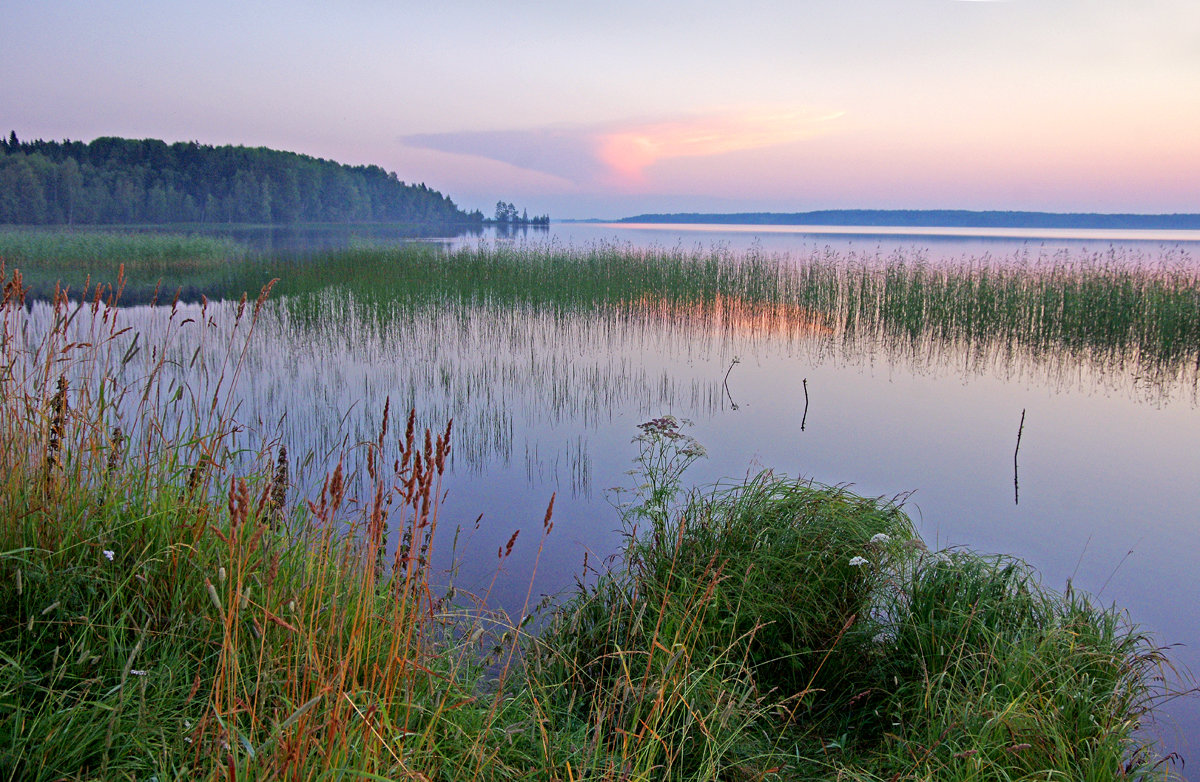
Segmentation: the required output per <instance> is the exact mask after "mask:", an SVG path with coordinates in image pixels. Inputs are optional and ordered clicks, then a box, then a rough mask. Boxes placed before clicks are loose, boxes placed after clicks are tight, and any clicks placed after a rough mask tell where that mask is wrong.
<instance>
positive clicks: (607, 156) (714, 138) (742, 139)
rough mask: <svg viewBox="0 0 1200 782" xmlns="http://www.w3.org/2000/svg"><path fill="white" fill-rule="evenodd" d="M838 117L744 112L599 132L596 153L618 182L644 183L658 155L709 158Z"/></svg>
mask: <svg viewBox="0 0 1200 782" xmlns="http://www.w3.org/2000/svg"><path fill="white" fill-rule="evenodd" d="M841 115H842V113H841V112H834V113H829V114H825V115H817V114H814V113H813V112H806V111H775V112H769V111H766V112H764V111H747V112H743V113H732V112H731V113H727V114H720V115H714V116H710V117H702V118H696V119H692V120H681V121H677V122H663V123H656V124H649V125H645V126H641V127H636V128H630V129H627V130H620V131H614V132H611V133H607V134H603V135H601V136H600V137H599V138H598V145H597V152H596V154H597V157H598V158H599V159H600V160H601V161H602V162H603V163H604V164H605V165H607V166H608V167H609V168H610V169H612V171H613V172H614V173H615V174H616V175H617V178H618V180H619V181H620V182H623V183H625V184H636V183H642V182H644V181H645V177H644V172H645V169H646V168H647V167H649V166H651V165H653V164H654V163H655V162H657V161H659V160H663V159H671V158H681V157H710V156H713V155H721V154H725V153H729V152H737V151H741V150H748V149H761V148H764V147H774V146H779V145H782V144H790V143H794V142H797V141H802V140H803V139H806V138H810V137H812V136H813V135H815V134H816V133H817V132H819V128H820V125H821V124H822V123H828V122H830V121H832V120H836V119H837V118H838V117H840V116H841Z"/></svg>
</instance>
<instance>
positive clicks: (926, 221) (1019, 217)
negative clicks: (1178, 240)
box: [560, 209, 1200, 230]
mask: <svg viewBox="0 0 1200 782" xmlns="http://www.w3.org/2000/svg"><path fill="white" fill-rule="evenodd" d="M560 222H611V223H660V224H662V223H669V224H709V225H796V226H873V227H885V226H886V227H921V228H1101V229H1105V228H1107V229H1127V230H1128V229H1152V230H1153V229H1157V230H1163V229H1168V230H1171V229H1174V230H1200V214H1102V213H1093V212H1079V213H1072V212H1001V211H970V210H964V209H829V210H821V211H814V212H738V213H709V214H704V213H696V212H676V213H670V214H640V215H635V216H633V217H622V218H619V219H617V220H570V221H568V220H562V221H560Z"/></svg>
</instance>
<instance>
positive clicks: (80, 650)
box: [0, 274, 1171, 780]
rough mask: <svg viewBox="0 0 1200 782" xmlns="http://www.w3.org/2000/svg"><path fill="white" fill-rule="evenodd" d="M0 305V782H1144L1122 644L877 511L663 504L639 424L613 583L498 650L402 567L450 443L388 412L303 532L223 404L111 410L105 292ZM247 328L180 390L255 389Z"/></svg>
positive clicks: (859, 505) (425, 545) (837, 492)
mask: <svg viewBox="0 0 1200 782" xmlns="http://www.w3.org/2000/svg"><path fill="white" fill-rule="evenodd" d="M4 283H5V287H4V294H3V303H2V304H0V391H2V392H3V394H2V396H0V400H2V401H0V580H3V582H4V583H5V588H4V589H3V590H0V658H2V659H3V666H2V667H0V779H33V780H37V779H46V780H51V779H64V778H65V779H93V778H103V779H148V778H151V777H157V778H158V779H175V778H179V779H196V778H198V779H206V778H211V779H215V778H223V779H230V778H237V779H285V778H286V779H328V778H361V779H415V780H432V779H439V780H440V779H446V780H455V779H487V780H509V779H518V778H523V779H537V780H580V779H611V780H619V779H620V780H658V779H678V780H711V779H723V780H759V779H761V780H834V779H851V780H958V779H962V780H967V779H998V780H1009V779H1014V780H1015V779H1029V780H1033V779H1038V780H1044V779H1051V780H1053V779H1064V780H1066V779H1070V780H1078V779H1087V780H1111V779H1117V778H1122V777H1125V778H1131V779H1167V778H1169V776H1170V773H1171V765H1170V764H1169V763H1160V762H1159V761H1160V760H1161V758H1160V757H1159V756H1158V755H1157V754H1156V752H1157V750H1156V748H1155V745H1154V744H1153V743H1149V742H1148V741H1147V738H1146V736H1145V734H1144V733H1143V732H1141V727H1142V725H1143V722H1144V721H1145V719H1146V718H1147V717H1148V716H1150V715H1151V714H1152V709H1153V708H1154V707H1155V706H1156V705H1157V704H1158V703H1159V702H1160V701H1161V699H1162V698H1164V697H1167V696H1168V695H1169V693H1167V692H1165V690H1164V689H1163V685H1162V684H1161V680H1160V679H1158V678H1156V677H1157V676H1158V675H1159V674H1160V673H1161V671H1162V670H1163V668H1164V666H1166V665H1167V661H1166V660H1165V659H1164V657H1163V655H1162V653H1161V651H1160V650H1159V649H1157V648H1156V647H1155V646H1154V645H1153V643H1152V641H1151V639H1149V638H1147V637H1146V636H1145V635H1143V634H1141V633H1140V632H1138V631H1137V630H1136V628H1135V627H1133V626H1132V625H1131V624H1130V623H1129V621H1128V619H1127V617H1125V615H1124V614H1122V613H1120V612H1118V611H1116V610H1115V609H1106V608H1100V607H1097V606H1096V605H1095V604H1093V603H1092V602H1090V601H1089V600H1088V599H1086V598H1085V597H1083V596H1080V595H1075V594H1067V595H1059V594H1055V593H1053V592H1050V591H1047V590H1045V589H1043V588H1042V587H1041V586H1040V585H1039V584H1038V582H1037V580H1036V578H1035V576H1034V574H1032V573H1031V572H1030V571H1029V570H1028V568H1026V567H1025V566H1024V565H1022V564H1021V563H1020V562H1018V561H1015V560H1010V559H1003V558H988V557H981V556H979V555H976V554H972V553H970V552H965V551H954V552H940V553H930V552H927V551H925V550H924V546H923V545H921V543H920V541H919V540H918V539H917V538H916V536H915V533H914V531H913V527H912V524H911V522H910V520H909V519H908V518H907V516H906V515H905V514H904V512H903V509H902V508H901V507H900V506H899V505H898V504H897V503H895V502H891V501H883V500H876V499H870V498H863V497H859V496H856V495H854V494H852V493H851V492H849V491H847V490H845V489H842V488H837V487H826V486H819V485H815V484H811V483H807V482H802V481H794V480H790V479H787V478H784V477H780V476H776V475H772V474H770V473H765V474H762V475H759V476H757V477H755V478H753V479H750V480H748V481H745V482H742V483H735V484H729V485H719V486H716V487H711V488H709V489H703V490H692V491H687V490H686V485H685V483H684V480H683V475H684V471H685V470H686V468H687V466H688V465H689V464H690V463H692V462H693V461H695V460H696V459H699V458H702V457H703V455H704V452H703V448H701V447H700V446H699V444H698V443H695V442H694V441H693V440H691V439H690V438H688V437H687V436H686V433H685V432H684V431H683V430H682V425H681V424H680V423H679V422H677V421H675V420H674V419H671V418H669V417H666V418H661V419H655V420H654V421H650V422H647V423H646V424H644V425H642V427H641V433H640V435H639V437H638V440H637V455H636V458H637V460H638V464H639V471H638V473H639V475H638V480H639V483H640V485H639V486H638V487H637V488H636V489H635V490H634V491H633V494H632V495H631V497H630V502H629V503H628V504H627V505H626V507H625V510H624V519H625V521H626V522H627V524H628V525H629V537H628V542H627V545H626V547H625V549H624V551H623V552H622V553H621V557H620V560H619V564H616V565H614V566H613V567H612V568H609V569H605V570H603V571H602V572H593V578H592V579H591V581H590V582H589V583H587V584H582V585H580V586H579V587H578V588H577V589H575V590H573V591H572V592H571V593H568V594H566V595H564V596H563V597H562V599H561V601H560V602H559V603H558V604H556V605H550V606H546V607H545V608H544V609H542V610H540V611H539V610H537V609H534V608H533V607H532V606H526V609H525V611H523V614H524V616H521V617H516V618H515V619H513V620H509V619H508V618H507V617H505V616H503V615H499V614H496V613H493V612H490V611H489V610H488V608H487V595H486V594H485V595H465V594H462V593H460V592H458V591H456V590H455V589H453V587H450V588H449V589H447V587H446V586H445V584H446V582H447V579H450V576H451V575H452V574H444V573H437V572H434V570H433V568H432V566H431V565H430V562H431V561H433V560H434V558H435V557H434V553H435V552H434V550H433V549H434V547H435V546H436V545H437V541H438V540H439V538H438V536H437V534H436V533H437V525H438V506H439V502H438V501H439V498H440V497H441V496H442V494H443V491H444V487H443V485H442V480H443V472H444V466H445V464H446V459H447V458H448V453H449V451H450V449H451V448H452V445H451V444H452V442H453V432H452V430H451V428H450V427H447V428H446V430H445V431H443V432H441V433H433V432H428V431H426V432H425V433H424V434H422V433H421V432H418V431H416V430H415V428H414V425H413V420H414V419H413V418H412V417H411V416H410V417H409V419H408V426H407V427H406V428H405V429H404V431H393V429H392V423H393V422H392V420H391V419H392V417H391V416H390V414H389V411H387V410H386V409H385V411H384V412H383V414H382V416H381V419H380V420H381V424H380V429H379V431H378V433H377V436H375V437H374V438H372V439H369V440H367V441H366V442H363V443H360V444H359V445H357V446H355V447H354V449H353V450H355V451H356V453H348V454H347V459H346V461H347V463H354V462H361V463H363V464H364V465H365V466H364V470H365V474H364V475H361V476H351V475H349V474H348V473H346V472H345V471H344V469H343V468H342V467H338V468H337V469H336V470H335V471H334V472H333V473H332V474H331V475H329V476H328V477H327V478H326V479H325V482H324V486H323V489H322V490H321V492H320V494H319V496H316V497H313V498H310V500H308V501H304V500H302V499H301V498H299V497H296V496H295V489H294V486H295V484H296V475H295V474H294V472H292V469H293V468H292V467H291V466H290V464H289V460H288V458H287V456H286V454H285V453H283V452H282V451H281V449H280V448H278V447H276V446H275V445H274V444H273V443H271V442H269V441H268V442H266V443H262V444H258V445H255V446H253V447H254V448H256V449H257V450H256V451H254V456H253V458H252V459H251V461H252V462H253V463H254V464H256V465H257V467H256V468H254V469H252V470H250V471H249V472H248V473H247V474H232V473H231V470H230V465H231V464H233V463H234V459H233V457H234V456H235V455H238V452H239V451H245V449H246V448H248V447H251V446H249V445H248V444H247V443H245V442H243V441H242V440H239V439H238V437H237V435H236V421H235V419H234V417H233V415H232V412H231V411H232V410H234V409H236V406H235V405H234V404H233V403H229V404H225V405H210V400H209V399H207V398H205V399H192V398H190V397H191V392H190V391H189V389H188V387H187V386H186V385H183V386H175V387H173V388H166V389H163V388H158V387H156V383H158V382H159V381H158V379H157V378H158V377H160V374H159V373H158V372H157V371H155V370H153V369H151V371H150V372H149V373H148V374H142V375H139V376H138V377H137V378H135V379H133V380H130V381H129V382H128V385H121V384H119V383H118V382H117V381H116V380H115V379H114V378H116V377H118V376H120V373H118V372H116V371H115V370H116V369H117V368H119V367H120V365H121V364H122V363H123V362H127V361H128V360H129V352H128V350H125V349H121V346H124V345H125V342H123V341H120V340H118V337H119V336H120V335H121V334H122V333H123V331H122V329H123V327H122V325H121V323H120V312H119V310H115V309H110V308H108V307H107V305H106V302H111V301H112V296H113V295H114V294H113V293H112V292H111V291H106V290H100V291H96V292H91V293H90V295H87V296H84V297H83V299H84V300H85V301H87V302H90V303H88V304H84V305H83V306H80V305H78V304H73V303H72V302H71V301H69V300H68V299H67V297H66V296H65V295H62V294H60V295H59V296H58V297H57V298H56V299H55V301H54V302H53V316H52V327H51V328H50V330H49V332H48V333H47V334H45V335H44V336H43V337H39V338H36V339H34V338H33V337H32V336H31V333H30V332H29V331H28V330H26V329H25V328H24V327H23V323H24V319H25V318H26V317H28V316H29V310H28V309H27V308H26V307H25V306H24V301H23V291H22V283H21V277H20V276H19V275H18V274H13V275H11V276H7V277H5V278H4ZM266 295H267V290H266V289H264V291H263V293H262V295H261V296H260V297H259V298H258V299H257V300H256V301H250V302H246V303H245V306H244V307H241V308H240V309H239V315H238V318H239V323H238V325H237V327H235V328H234V329H233V330H232V332H231V333H232V334H233V335H234V336H233V337H232V338H231V342H230V344H229V347H228V356H227V358H226V360H224V361H222V362H218V363H214V364H211V365H209V367H210V369H208V370H205V369H204V368H203V367H200V366H197V367H196V369H195V371H197V372H202V371H214V372H218V373H221V376H222V378H224V379H227V380H228V381H229V382H232V380H233V378H234V377H235V376H236V375H237V374H238V373H240V372H243V371H254V370H253V367H245V366H243V365H242V360H243V357H244V356H245V344H246V341H248V340H253V339H254V338H255V335H254V332H255V326H256V324H257V322H258V318H260V317H261V315H262V312H263V307H265V306H267V304H266ZM80 319H82V322H83V323H84V324H85V325H86V326H87V328H86V329H85V332H84V333H85V334H86V335H87V336H86V339H73V340H68V339H67V336H66V335H67V333H68V332H67V328H68V325H70V324H72V323H74V326H75V327H76V328H78V327H79V325H80V322H81V321H80ZM89 319H90V324H89ZM188 325H191V324H188ZM193 328H195V326H193ZM184 329H185V325H184V324H182V323H181V324H178V325H177V326H176V327H175V328H174V329H168V330H167V331H166V332H165V335H166V336H164V337H163V339H164V340H168V341H169V340H172V339H177V338H182V337H181V336H180V335H181V334H186V332H185V331H184ZM72 333H73V334H74V333H77V332H72ZM29 340H33V341H29ZM166 348H167V345H166V344H163V345H156V346H147V347H146V348H144V349H153V350H154V351H155V354H156V355H162V356H166V355H167V353H168V351H167V349H166ZM162 360H164V361H165V360H166V359H165V358H164V359H162ZM179 404H183V405H185V406H187V407H190V408H191V409H192V410H193V411H196V412H203V411H208V412H206V413H203V415H194V416H193V418H191V419H189V420H191V421H192V423H191V424H189V425H183V426H181V425H180V420H179V418H178V412H177V405H179ZM131 410H132V411H134V412H133V413H132V414H131V413H130V412H129V411H131ZM244 455H245V454H244V453H243V454H241V455H240V457H244ZM358 479H361V480H358ZM352 485H363V486H366V487H368V490H367V491H366V492H365V493H364V494H362V495H361V496H351V495H350V494H349V492H350V491H351V490H350V489H349V488H348V487H350V486H352ZM552 508H553V503H552V502H551V507H550V508H549V509H548V510H547V513H546V517H545V519H544V522H543V525H542V530H541V535H542V536H543V540H544V538H545V536H547V535H550V534H553V533H552V530H553V514H552ZM389 540H390V541H391V542H392V543H393V544H394V545H393V546H391V547H389V546H388V545H387V542H388V541H389ZM505 556H506V552H505V551H500V552H498V554H497V567H498V568H499V567H500V566H501V565H502V564H503V562H504V559H505ZM450 580H452V579H450Z"/></svg>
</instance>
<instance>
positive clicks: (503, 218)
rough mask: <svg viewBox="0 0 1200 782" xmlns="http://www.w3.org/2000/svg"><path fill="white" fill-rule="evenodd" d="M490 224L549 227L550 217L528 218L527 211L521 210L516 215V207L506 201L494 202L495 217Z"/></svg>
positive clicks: (535, 216)
mask: <svg viewBox="0 0 1200 782" xmlns="http://www.w3.org/2000/svg"><path fill="white" fill-rule="evenodd" d="M492 222H494V223H500V224H508V225H533V226H543V227H544V226H548V225H550V215H548V214H546V215H534V216H533V217H530V216H529V210H527V209H522V210H521V213H520V214H517V207H516V206H515V205H514V204H513V203H511V202H506V201H497V202H496V215H495V217H493V218H492Z"/></svg>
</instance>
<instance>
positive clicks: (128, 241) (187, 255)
mask: <svg viewBox="0 0 1200 782" xmlns="http://www.w3.org/2000/svg"><path fill="white" fill-rule="evenodd" d="M244 252H245V251H244V249H243V248H242V247H241V246H240V245H238V244H237V243H236V242H234V241H232V240H229V239H225V238H222V237H215V236H198V235H184V234H166V233H135V232H120V231H90V230H89V231H71V230H61V229H59V230H31V229H4V230H0V258H4V259H5V260H6V261H8V263H9V266H21V267H22V268H27V267H29V266H35V265H43V264H59V265H62V266H64V267H67V268H74V269H76V270H78V269H84V270H88V271H90V270H93V269H95V270H101V271H112V272H115V271H116V268H117V266H119V265H121V264H124V265H125V266H126V268H127V269H133V268H139V267H147V268H157V269H160V270H161V269H166V268H178V267H184V268H201V267H203V266H205V265H207V264H212V263H224V262H227V261H229V260H230V259H231V258H238V257H241V256H242V255H243V254H244Z"/></svg>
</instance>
